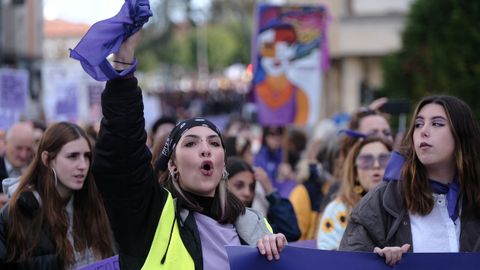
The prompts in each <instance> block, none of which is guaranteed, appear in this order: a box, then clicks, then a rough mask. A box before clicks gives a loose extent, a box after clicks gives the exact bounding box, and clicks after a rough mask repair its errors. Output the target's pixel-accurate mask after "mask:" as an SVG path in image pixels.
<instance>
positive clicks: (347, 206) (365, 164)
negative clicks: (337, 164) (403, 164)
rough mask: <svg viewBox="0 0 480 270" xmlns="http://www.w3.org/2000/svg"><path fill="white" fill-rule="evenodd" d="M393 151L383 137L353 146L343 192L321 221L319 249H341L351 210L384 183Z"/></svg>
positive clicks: (345, 170) (347, 158)
mask: <svg viewBox="0 0 480 270" xmlns="http://www.w3.org/2000/svg"><path fill="white" fill-rule="evenodd" d="M391 151H392V144H391V142H390V141H388V140H386V139H384V138H380V137H372V138H367V139H364V140H359V141H358V142H357V143H356V144H354V145H353V147H352V148H351V150H350V152H349V153H348V154H347V157H346V159H345V162H344V167H343V172H342V173H343V181H342V184H341V187H340V191H339V193H338V195H337V197H336V199H335V200H333V201H332V202H330V203H329V204H328V205H327V207H326V208H325V212H324V213H323V215H322V219H321V220H320V225H319V226H320V228H319V229H318V236H317V247H318V248H319V249H327V250H332V249H338V246H339V245H340V240H341V239H342V236H343V233H344V231H345V228H346V227H347V223H348V217H349V216H350V212H351V210H352V209H353V208H354V207H355V206H356V205H357V203H358V202H359V201H360V199H361V198H362V197H363V196H364V195H365V194H366V193H367V192H368V191H370V190H372V189H373V188H374V187H375V186H377V185H378V184H379V183H380V182H381V181H382V179H383V173H384V172H385V166H386V165H387V163H388V160H389V158H390V152H391Z"/></svg>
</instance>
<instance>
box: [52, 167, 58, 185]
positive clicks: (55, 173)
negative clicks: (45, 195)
mask: <svg viewBox="0 0 480 270" xmlns="http://www.w3.org/2000/svg"><path fill="white" fill-rule="evenodd" d="M52 172H53V176H54V177H55V187H57V185H58V177H57V172H56V171H55V169H54V168H53V167H52Z"/></svg>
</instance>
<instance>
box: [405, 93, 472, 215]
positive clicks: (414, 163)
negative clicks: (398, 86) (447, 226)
mask: <svg viewBox="0 0 480 270" xmlns="http://www.w3.org/2000/svg"><path fill="white" fill-rule="evenodd" d="M431 103H433V104H438V105H440V106H442V107H443V109H444V110H445V114H446V115H447V119H448V122H449V125H450V129H451V131H452V135H453V138H454V140H455V162H456V164H455V165H456V169H457V176H458V181H459V184H460V194H462V195H463V198H464V202H465V203H466V204H465V205H464V208H463V210H462V211H463V212H464V213H472V212H473V213H476V214H477V215H479V216H480V207H479V205H480V181H479V178H480V126H479V124H478V122H477V121H476V119H475V117H474V115H473V112H472V110H471V109H470V107H469V106H468V105H467V104H466V103H465V102H463V101H462V100H460V99H458V98H456V97H452V96H429V97H425V98H424V99H422V100H421V101H420V102H419V103H418V105H417V108H416V109H415V112H414V114H413V118H412V121H411V123H410V127H409V130H408V132H407V134H406V135H405V137H404V139H403V142H402V146H401V149H400V151H401V152H402V154H403V155H404V156H405V163H404V166H403V169H402V179H403V180H402V187H403V192H402V196H403V198H404V200H405V202H406V206H407V208H408V210H410V211H411V212H412V213H418V214H421V215H426V214H428V213H430V212H431V211H432V208H433V203H434V202H433V197H432V190H431V188H430V185H429V182H428V176H427V171H426V169H425V166H423V164H422V163H421V162H420V160H419V159H418V157H417V154H416V152H415V147H414V143H413V133H414V130H415V118H416V117H417V115H418V113H419V112H420V110H421V109H422V108H423V107H424V106H425V105H427V104H431Z"/></svg>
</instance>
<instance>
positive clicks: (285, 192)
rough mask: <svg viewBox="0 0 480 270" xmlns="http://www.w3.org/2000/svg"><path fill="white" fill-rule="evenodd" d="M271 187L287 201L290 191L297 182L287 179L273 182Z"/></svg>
mask: <svg viewBox="0 0 480 270" xmlns="http://www.w3.org/2000/svg"><path fill="white" fill-rule="evenodd" d="M272 186H273V187H274V188H275V189H277V192H278V194H279V195H280V197H282V198H285V199H288V198H289V196H290V193H292V190H293V189H294V188H295V187H296V186H297V182H296V181H295V180H293V179H287V180H284V181H283V182H277V181H275V182H274V183H273V184H272Z"/></svg>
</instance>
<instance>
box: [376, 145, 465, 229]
mask: <svg viewBox="0 0 480 270" xmlns="http://www.w3.org/2000/svg"><path fill="white" fill-rule="evenodd" d="M404 161H405V158H404V157H403V156H402V154H400V153H399V152H397V151H392V154H391V156H390V160H389V161H388V164H387V167H386V168H385V174H384V176H383V180H384V181H399V180H400V179H401V176H402V167H403V163H404ZM429 182H430V186H431V187H432V189H433V192H435V193H437V194H446V197H447V202H448V205H447V209H448V215H449V216H450V218H451V219H452V220H453V221H455V220H457V218H458V196H459V194H460V185H459V184H458V179H457V178H455V179H454V180H453V181H452V182H451V183H450V184H448V185H445V184H442V183H440V182H438V181H435V180H432V179H430V180H429Z"/></svg>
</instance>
